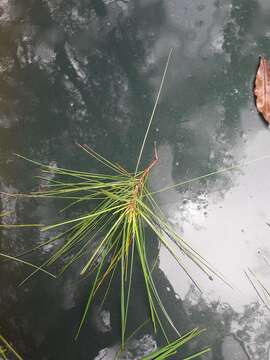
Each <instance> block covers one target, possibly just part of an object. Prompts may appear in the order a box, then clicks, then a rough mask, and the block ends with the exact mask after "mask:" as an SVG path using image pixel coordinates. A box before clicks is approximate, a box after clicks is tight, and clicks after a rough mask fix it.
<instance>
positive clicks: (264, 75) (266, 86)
mask: <svg viewBox="0 0 270 360" xmlns="http://www.w3.org/2000/svg"><path fill="white" fill-rule="evenodd" d="M254 95H255V96H256V106H257V109H258V111H259V112H260V113H261V114H262V116H263V118H264V119H265V121H267V122H268V123H269V124H270V66H269V64H268V62H267V60H266V58H264V57H261V58H260V64H259V67H258V71H257V74H256V79H255V88H254Z"/></svg>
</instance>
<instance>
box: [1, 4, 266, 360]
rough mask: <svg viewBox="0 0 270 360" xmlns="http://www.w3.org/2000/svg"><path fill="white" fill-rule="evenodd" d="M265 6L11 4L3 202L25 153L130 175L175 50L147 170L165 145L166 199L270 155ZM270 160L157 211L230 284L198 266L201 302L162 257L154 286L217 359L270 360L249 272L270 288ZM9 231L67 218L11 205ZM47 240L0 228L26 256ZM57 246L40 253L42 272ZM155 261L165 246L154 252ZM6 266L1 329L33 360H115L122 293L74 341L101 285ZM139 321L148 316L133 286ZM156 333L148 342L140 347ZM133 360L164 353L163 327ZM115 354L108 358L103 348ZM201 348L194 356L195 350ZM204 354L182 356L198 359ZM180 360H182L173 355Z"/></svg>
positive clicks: (29, 174)
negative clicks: (99, 157)
mask: <svg viewBox="0 0 270 360" xmlns="http://www.w3.org/2000/svg"><path fill="white" fill-rule="evenodd" d="M269 19H270V3H269V1H268V0H257V1H255V0H223V1H219V0H216V1H214V0H198V1H197V0H194V1H193V2H191V1H187V0H174V1H173V0H166V1H165V0H164V1H162V0H142V1H139V0H133V1H131V0H130V1H129V0H118V1H117V0H106V1H105V0H104V1H102V0H92V1H91V0H88V1H87V0H77V1H75V0H74V1H72V0H65V1H64V0H44V1H42V0H40V1H38V0H25V1H23V2H22V1H16V0H2V2H1V3H0V27H1V31H0V44H1V45H0V190H1V191H4V192H13V193H16V192H27V191H31V190H33V189H36V188H37V187H38V186H39V185H40V184H39V180H38V179H34V178H33V176H36V175H39V173H38V170H37V169H35V168H34V167H33V166H29V164H25V163H24V162H23V161H22V160H18V159H16V158H15V157H14V155H13V153H20V154H24V155H25V156H27V157H30V158H32V159H35V160H38V161H41V162H45V163H52V162H56V164H57V165H58V166H61V167H68V168H78V169H84V170H91V171H98V170H99V168H98V165H97V164H96V163H95V162H94V161H93V160H91V159H90V158H88V157H86V156H85V154H83V153H82V152H81V151H80V150H79V149H78V148H77V146H76V145H75V142H78V143H87V144H89V145H91V146H92V147H93V148H95V150H97V151H98V152H101V153H102V154H103V155H104V156H105V157H107V158H109V159H111V160H113V161H117V162H118V163H121V164H122V165H123V166H125V167H127V168H129V169H130V170H132V169H134V167H135V165H136V159H137V156H138V153H139V148H140V145H141V142H142V139H143V136H144V132H145V129H146V126H147V121H148V119H149V115H150V113H151V110H152V107H153V104H154V101H155V96H156V93H157V90H158V86H159V82H160V78H161V74H162V71H163V68H164V65H165V62H166V58H167V56H168V53H169V50H170V48H171V47H174V48H175V51H174V54H173V57H172V61H171V63H170V67H169V71H168V76H167V79H166V84H165V87H164V89H163V93H162V96H161V100H160V104H159V108H158V112H157V114H156V118H155V120H154V123H153V126H152V128H151V132H150V134H149V138H148V143H147V146H146V148H145V152H144V158H143V163H144V164H145V163H147V162H148V161H149V160H150V159H151V157H152V152H153V142H154V140H156V141H157V144H158V153H159V157H160V161H159V164H158V166H157V167H156V168H155V170H154V171H153V173H152V177H151V185H152V187H153V189H155V190H157V189H160V188H163V187H165V186H166V185H170V184H173V183H179V182H181V181H183V180H187V179H191V178H194V177H197V176H200V175H202V174H206V173H209V172H212V171H215V170H217V169H221V168H225V167H230V166H232V165H233V164H235V163H238V162H239V161H240V162H242V161H243V162H248V161H249V160H252V159H256V158H261V157H264V156H269V155H270V133H269V129H268V127H267V126H266V125H265V124H264V123H263V121H262V120H261V118H260V117H259V115H258V114H257V112H256V110H255V107H254V99H253V95H252V88H253V81H254V75H255V72H256V68H257V64H258V58H259V56H260V55H265V56H267V57H270V20H269ZM269 167H270V159H267V158H266V159H264V160H260V161H256V162H254V163H252V164H250V165H248V166H245V167H242V168H241V169H238V170H236V171H231V172H226V173H223V174H220V175H216V176H213V177H209V178H208V179H205V180H202V181H197V182H194V183H192V184H189V185H186V186H182V187H179V188H175V189H174V190H170V191H166V192H162V193H160V194H159V195H158V201H159V203H160V205H161V207H162V209H163V210H164V212H165V213H166V214H167V216H168V219H169V221H170V222H171V223H172V224H173V225H174V227H175V229H176V230H177V231H179V232H180V233H181V234H182V235H183V236H184V238H185V239H187V240H188V241H190V243H191V244H192V246H194V247H195V248H196V249H198V250H199V251H200V253H201V254H202V255H203V256H205V257H206V258H207V259H208V260H209V261H210V262H211V263H212V264H213V265H214V266H215V267H216V268H218V270H219V271H220V272H221V273H222V274H223V275H224V276H225V277H226V279H227V280H228V281H229V282H230V283H232V284H233V290H232V289H230V288H229V287H227V286H225V285H224V283H222V282H221V281H219V280H218V279H214V281H209V280H208V278H207V277H205V276H204V275H203V274H201V273H200V272H199V271H198V270H197V269H196V268H194V267H193V266H192V265H191V264H187V266H188V267H189V269H190V271H191V272H192V274H194V277H195V278H196V280H197V281H198V282H199V284H200V287H201V288H202V290H203V294H202V295H200V294H198V293H197V291H196V290H194V288H193V287H192V285H191V284H190V282H189V280H188V279H187V278H186V277H185V275H184V274H183V273H182V272H181V271H180V270H179V267H178V266H177V264H175V263H174V261H173V260H172V259H171V257H170V256H169V254H168V253H166V251H165V250H164V249H162V248H161V249H160V252H159V269H158V270H157V271H156V273H155V274H154V277H155V280H156V283H157V284H158V287H159V289H160V294H161V297H162V298H163V299H164V301H165V303H166V305H167V307H168V309H169V312H170V313H171V314H172V316H173V318H174V320H175V322H176V324H177V326H178V327H179V329H181V331H185V330H187V329H190V328H192V327H195V326H200V327H206V328H207V332H206V334H205V335H204V336H202V338H201V339H200V340H198V341H197V342H196V343H194V346H195V348H196V349H199V348H200V346H203V345H205V344H210V345H211V347H212V352H211V353H210V354H208V355H207V356H205V357H204V358H203V359H208V360H211V359H213V360H249V359H252V360H269V359H270V357H269V356H270V355H269V346H270V334H269V326H270V316H269V312H268V310H267V309H266V308H265V307H264V306H263V305H262V304H261V303H258V302H257V301H258V299H257V296H256V293H255V291H254V289H253V288H252V286H251V285H250V283H249V282H248V280H247V278H246V277H245V274H244V270H247V269H248V268H250V269H251V270H252V271H254V272H255V273H256V275H257V276H258V278H259V279H260V280H261V281H262V282H263V283H264V284H265V285H266V286H267V285H268V286H269V288H270V281H269V279H270V268H269V265H268V263H267V262H268V259H269V260H270V245H269V239H270V228H269V227H268V226H267V225H266V223H267V222H270V202H269V196H270V185H269V175H270V170H269ZM0 200H1V203H0V207H1V210H11V211H13V214H12V215H11V216H9V217H5V218H4V219H3V222H5V223H11V224H12V223H22V222H31V223H32V222H41V223H51V222H55V221H56V220H60V219H61V215H60V214H59V213H58V209H59V204H56V203H55V202H53V201H30V200H25V199H24V200H20V199H15V198H12V199H7V198H6V197H5V196H3V195H1V199H0ZM42 236H43V235H41V234H40V233H39V232H38V231H33V230H23V231H19V230H14V231H13V230H12V231H6V230H5V231H2V234H1V242H0V247H1V251H2V252H5V253H9V254H18V253H20V252H22V251H23V250H25V249H29V248H31V247H33V246H34V244H36V243H38V242H40V241H41V240H42V239H43V238H42ZM50 250H51V249H49V248H45V249H44V250H43V252H41V253H37V254H32V255H31V257H30V260H31V261H33V262H35V263H40V262H41V261H42V260H43V259H44V258H46V254H47V253H49V251H50ZM151 251H152V253H153V257H154V254H156V253H157V251H158V249H157V246H156V244H155V243H153V245H152V248H151ZM28 271H29V269H27V268H26V267H24V266H21V265H18V264H15V263H7V262H6V263H3V264H1V271H0V284H1V287H0V305H1V306H0V333H2V334H3V335H5V336H6V337H7V338H9V339H10V340H11V341H12V343H13V344H14V345H15V347H16V349H17V350H18V352H20V353H21V354H23V355H24V358H25V359H26V360H32V359H33V360H45V359H48V360H49V359H50V360H62V359H63V360H64V359H65V360H69V359H72V360H73V359H78V360H81V359H82V360H92V359H95V360H98V359H104V360H109V359H113V354H114V353H115V349H117V347H118V345H119V296H118V295H119V291H118V288H117V283H116V284H114V287H113V290H114V291H112V293H111V294H110V298H109V301H108V302H107V303H106V304H105V305H104V309H103V310H104V311H103V313H101V314H99V313H98V312H97V310H96V309H97V307H98V304H99V300H100V299H98V298H97V299H96V302H95V304H94V306H93V308H92V312H91V314H90V318H91V319H92V320H89V321H88V323H87V325H86V326H85V328H84V330H83V332H82V334H81V337H80V338H79V340H78V341H77V342H76V343H75V342H74V341H73V340H72V338H73V336H74V330H75V328H76V325H77V323H78V319H79V317H80V315H81V311H82V309H83V306H84V301H85V296H86V294H87V291H88V287H89V284H88V283H87V282H82V283H79V284H78V283H76V282H74V281H75V280H76V269H74V270H73V271H71V272H70V273H69V274H67V275H66V276H65V277H64V278H63V279H62V280H60V281H59V282H56V281H50V280H49V279H47V278H46V277H44V276H38V277H36V278H34V279H33V280H32V281H30V282H28V283H27V284H26V285H25V286H23V287H20V288H18V287H17V284H18V283H19V282H20V281H21V280H23V279H24V277H25V276H26V275H27V274H28ZM135 284H136V294H135V295H134V301H133V303H132V305H131V314H132V315H131V317H130V322H131V323H132V324H136V323H141V322H142V321H143V320H144V318H145V315H146V314H145V300H144V295H145V294H144V288H143V284H142V281H141V277H140V274H139V273H138V274H136V280H135ZM143 336H144V337H143ZM135 338H136V339H137V342H136V341H135V342H133V343H132V344H130V345H129V354H128V355H127V358H128V359H135V358H136V359H140V358H141V357H142V354H143V353H145V352H147V351H149V349H151V346H154V341H155V340H156V341H157V343H160V338H159V337H157V338H155V337H154V336H153V334H152V333H151V328H150V327H148V328H147V327H146V328H145V329H143V330H142V331H141V333H140V334H137V335H136V337H135ZM106 349H107V350H106ZM193 350H194V349H193ZM190 351H192V349H186V353H189V352H190ZM175 358H178V359H179V357H175Z"/></svg>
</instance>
